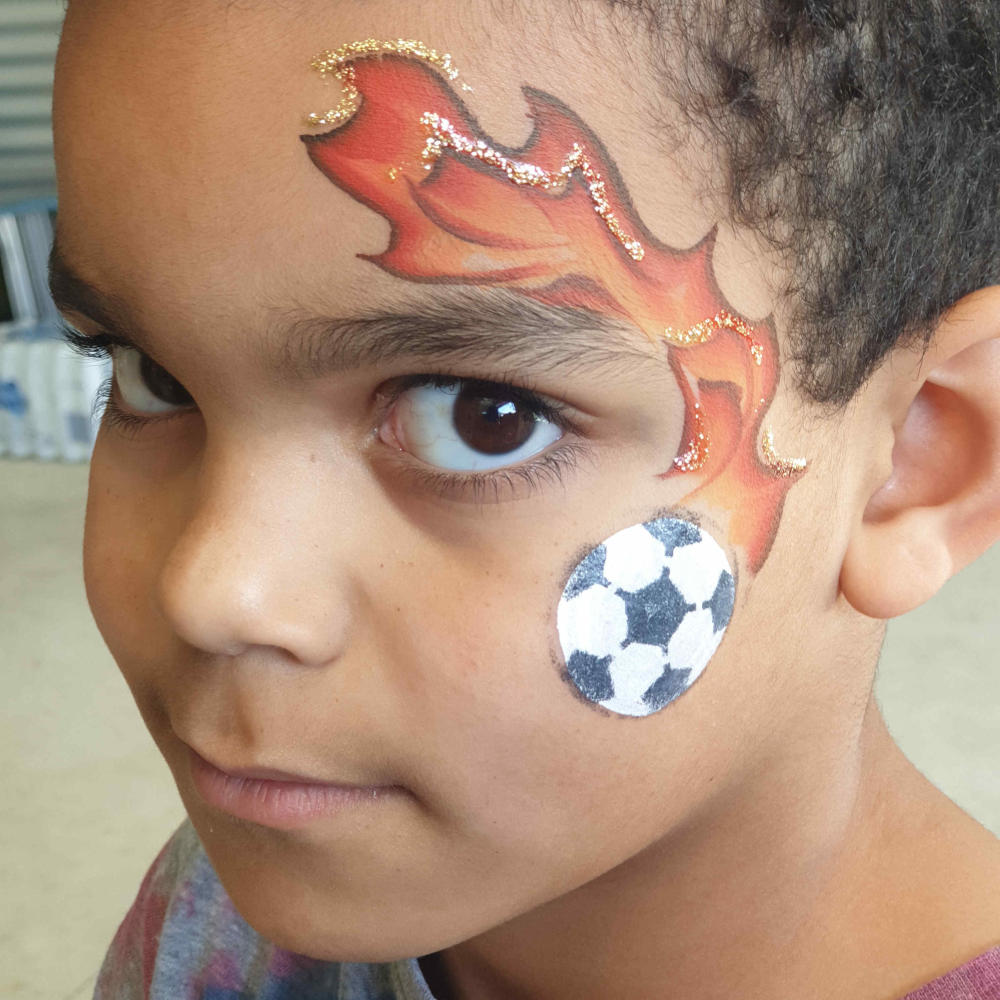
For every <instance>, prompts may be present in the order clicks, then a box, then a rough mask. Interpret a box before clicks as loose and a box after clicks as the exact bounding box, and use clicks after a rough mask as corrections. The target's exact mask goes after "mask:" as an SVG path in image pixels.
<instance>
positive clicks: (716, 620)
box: [701, 570, 736, 632]
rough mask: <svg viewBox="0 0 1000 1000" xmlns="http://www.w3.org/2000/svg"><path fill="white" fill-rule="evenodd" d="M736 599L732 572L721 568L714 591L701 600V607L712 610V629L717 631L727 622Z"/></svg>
mask: <svg viewBox="0 0 1000 1000" xmlns="http://www.w3.org/2000/svg"><path fill="white" fill-rule="evenodd" d="M735 601H736V583H735V582H734V580H733V574H732V573H730V572H729V571H728V570H723V571H722V572H721V573H720V574H719V582H718V583H717V584H716V585H715V593H714V594H712V596H711V597H710V598H709V599H708V600H707V601H703V602H702V605H701V606H702V607H703V608H708V609H709V611H711V612H712V631H713V632H718V631H719V630H720V629H724V628H725V627H726V626H727V625H728V624H729V619H730V618H732V617H733V604H734V603H735Z"/></svg>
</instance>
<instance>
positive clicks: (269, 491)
mask: <svg viewBox="0 0 1000 1000" xmlns="http://www.w3.org/2000/svg"><path fill="white" fill-rule="evenodd" d="M276 452H277V449H272V450H271V451H270V452H267V451H264V450H263V449H256V450H251V449H250V448H249V447H248V446H243V445H241V446H239V448H238V449H233V448H230V449H228V450H227V451H226V452H225V454H224V455H223V454H222V453H221V449H216V453H215V454H214V455H210V454H209V452H208V451H206V452H204V453H203V456H202V459H203V460H202V463H201V465H200V468H199V469H198V471H197V473H193V479H192V481H191V483H190V493H189V499H188V503H187V504H183V503H182V504H181V508H182V510H183V511H184V513H183V514H181V515H179V516H180V517H181V518H182V520H181V522H180V527H179V529H178V530H177V533H176V535H175V538H174V542H173V544H172V546H171V547H170V549H169V550H168V552H167V555H166V558H165V560H164V562H163V565H162V568H161V571H160V574H159V578H158V581H157V595H156V596H157V600H158V602H159V606H160V610H161V611H162V613H163V615H164V617H165V618H166V619H167V621H168V623H169V624H170V626H171V627H172V628H173V630H174V631H175V632H176V634H177V635H178V636H180V637H181V638H182V639H183V640H184V641H185V642H187V643H189V644H190V645H192V646H195V647H197V648H199V649H201V650H205V651H207V652H209V653H214V654H220V655H228V656H236V655H239V654H241V653H243V652H245V651H246V650H247V649H248V648H249V647H252V646H270V647H276V648H278V649H281V650H283V651H284V652H285V653H286V654H288V655H290V656H292V657H294V659H295V660H296V661H298V662H300V663H302V664H314V665H320V664H324V663H328V662H329V661H330V660H333V659H335V658H336V657H338V656H339V655H341V653H342V652H343V650H344V647H345V645H346V643H347V639H348V634H349V631H350V622H351V609H352V605H353V604H354V601H355V593H354V591H355V588H354V585H353V582H352V580H353V579H354V576H355V570H354V563H353V554H354V553H355V552H357V551H358V544H357V542H358V540H357V539H356V538H355V537H353V534H352V532H353V531H354V530H355V529H354V528H352V527H351V517H350V516H349V511H350V510H351V508H352V507H354V508H356V507H357V505H356V504H350V503H346V502H345V494H346V492H347V490H346V488H345V484H344V482H343V481H342V480H341V481H337V482H333V483H331V482H330V481H329V480H328V479H324V474H323V473H322V472H319V471H318V470H320V469H321V463H318V462H316V463H313V462H311V461H310V459H309V457H308V456H305V457H300V458H299V459H298V460H296V458H295V457H294V456H293V455H291V454H289V453H287V452H286V453H276ZM327 475H329V473H327ZM345 514H347V515H348V516H345Z"/></svg>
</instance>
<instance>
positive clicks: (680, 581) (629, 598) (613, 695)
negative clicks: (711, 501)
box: [556, 517, 735, 716]
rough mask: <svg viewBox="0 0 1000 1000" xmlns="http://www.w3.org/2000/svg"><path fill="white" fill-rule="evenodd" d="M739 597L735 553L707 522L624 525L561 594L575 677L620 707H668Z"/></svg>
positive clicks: (715, 642)
mask: <svg viewBox="0 0 1000 1000" xmlns="http://www.w3.org/2000/svg"><path fill="white" fill-rule="evenodd" d="M734 599H735V584H734V581H733V573H732V569H731V567H730V565H729V561H728V559H727V558H726V554H725V552H723V550H722V547H721V546H720V545H719V543H718V542H716V540H715V539H714V538H712V536H711V535H709V534H708V533H707V532H706V531H704V530H703V529H702V528H700V527H698V525H696V524H693V523H692V522H690V521H683V520H680V519H679V518H673V517H664V518H658V519H657V520H655V521H647V522H645V523H644V524H636V525H633V526H632V527H630V528H625V529H623V530H622V531H619V532H616V533H615V534H614V535H612V536H611V537H610V538H608V539H606V540H605V541H604V542H602V543H601V544H600V545H598V546H597V548H595V549H592V550H591V551H590V552H589V553H588V554H587V555H586V556H585V557H584V558H583V559H582V560H581V561H580V562H579V563H578V564H577V566H576V568H575V569H574V570H573V572H572V573H571V574H570V578H569V580H568V581H567V583H566V586H565V588H564V589H563V594H562V598H561V599H560V601H559V609H558V612H557V618H556V624H557V627H558V630H559V641H560V643H561V645H562V651H563V656H564V657H565V660H566V666H567V668H568V671H569V676H570V678H571V679H572V681H573V683H574V684H575V685H576V686H577V688H579V690H580V691H581V692H582V694H583V695H584V696H585V697H586V698H587V699H589V700H590V701H593V702H596V703H597V704H598V705H601V706H603V707H604V708H607V709H609V710H610V711H612V712H617V713H618V714H620V715H633V716H642V715H651V714H652V713H653V712H658V711H659V710H660V709H661V708H663V707H664V706H665V705H669V704H670V702H672V701H673V700H674V699H675V698H677V697H678V696H679V695H681V694H683V693H684V692H685V691H686V690H687V689H688V688H689V687H690V686H691V685H692V684H693V683H694V682H695V680H697V678H698V677H699V676H700V675H701V673H702V671H703V670H704V669H705V665H706V664H707V663H708V661H709V660H710V659H711V658H712V655H713V654H714V653H715V651H716V649H717V648H718V646H719V643H720V642H721V641H722V637H723V635H724V633H725V631H726V626H727V625H728V624H729V619H730V618H731V617H732V613H733V603H734Z"/></svg>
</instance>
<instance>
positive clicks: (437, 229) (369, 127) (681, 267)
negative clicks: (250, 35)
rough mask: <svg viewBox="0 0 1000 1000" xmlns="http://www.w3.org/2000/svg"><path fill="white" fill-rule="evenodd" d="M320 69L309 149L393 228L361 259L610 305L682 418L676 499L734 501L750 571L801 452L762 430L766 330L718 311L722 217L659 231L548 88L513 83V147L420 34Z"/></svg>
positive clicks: (771, 344)
mask: <svg viewBox="0 0 1000 1000" xmlns="http://www.w3.org/2000/svg"><path fill="white" fill-rule="evenodd" d="M313 66H314V67H315V68H317V69H319V70H320V72H321V73H323V74H324V75H325V74H328V73H332V74H333V75H334V76H335V77H336V78H337V80H338V81H339V82H340V83H341V84H342V87H343V98H342V100H341V102H340V105H339V106H338V107H337V108H336V109H334V110H332V111H330V112H327V113H326V114H325V115H311V116H310V117H309V119H308V122H309V124H310V125H314V126H315V125H326V124H331V125H333V126H334V128H333V130H332V131H329V132H327V133H326V134H323V135H315V136H313V135H304V136H302V139H303V141H304V142H305V143H306V148H307V150H308V153H309V156H310V158H311V159H312V161H313V163H314V164H315V165H316V166H317V167H318V168H319V169H320V170H321V171H322V172H323V174H325V175H326V177H327V178H329V180H331V181H332V182H333V183H334V184H336V185H337V186H338V187H340V188H342V189H343V190H344V191H346V192H347V193H348V194H350V195H351V196H352V197H353V198H355V199H357V200H358V201H360V202H362V203H363V204H365V205H367V206H368V207H369V208H371V209H372V210H374V211H375V212H377V213H378V214H379V215H382V216H383V217H384V218H385V219H387V220H388V221H389V223H390V225H391V227H392V235H391V238H390V240H389V246H388V247H387V248H386V250H385V251H384V252H383V253H380V254H375V255H366V254H362V255H361V256H362V257H363V259H365V260H369V261H371V262H372V263H373V264H376V265H377V266H378V267H380V268H382V269H383V270H385V271H387V272H389V273H391V274H394V275H397V276H398V277H401V278H405V279H407V280H409V281H420V282H445V283H453V284H470V285H494V286H500V287H504V288H508V289H511V290H513V291H515V292H517V293H518V294H521V295H525V296H528V297H530V298H533V299H536V300H538V301H540V302H544V303H547V304H550V305H555V306H568V307H573V308H583V309H588V310H591V311H593V312H595V313H598V314H602V315H605V316H610V317H617V318H620V319H623V320H626V321H628V322H630V323H633V324H634V325H635V326H637V327H639V329H641V330H642V331H643V332H644V333H646V335H647V336H648V337H649V338H650V339H651V340H653V341H654V342H658V343H662V344H663V345H664V347H665V350H666V352H667V357H668V361H669V363H670V365H671V368H672V370H673V372H674V374H675V375H676V377H677V381H678V384H679V386H680V388H681V392H682V393H683V395H684V400H685V404H686V414H687V415H686V420H685V428H684V437H683V442H684V444H683V446H682V451H681V453H680V454H679V455H677V456H675V457H674V459H673V461H672V463H671V467H670V468H669V469H668V470H667V471H666V472H663V473H660V475H661V476H663V477H667V476H680V475H687V476H692V477H695V476H696V477H697V483H696V485H695V486H694V489H693V490H692V492H691V493H690V494H688V496H687V497H686V498H685V499H686V500H687V501H696V502H699V503H700V502H704V503H706V504H708V505H711V506H716V507H721V508H722V509H724V510H726V511H727V512H728V513H729V515H730V521H729V537H730V541H731V542H732V543H733V544H734V545H738V546H742V547H743V548H744V549H745V551H746V553H747V559H748V565H749V569H750V571H751V572H756V571H757V570H758V569H759V568H760V566H761V565H762V564H763V562H764V559H765V558H766V557H767V554H768V552H769V550H770V547H771V544H772V542H773V539H774V535H775V532H776V530H777V525H778V519H779V516H780V513H781V508H782V506H783V504H784V499H785V496H786V494H787V492H788V490H789V489H790V487H791V485H792V483H793V482H794V481H795V480H796V478H797V477H798V476H799V475H800V474H801V473H802V471H803V470H804V469H805V466H806V463H805V461H804V460H802V459H791V460H789V459H782V458H779V457H778V456H777V454H776V452H775V449H774V443H773V436H772V434H771V432H770V430H765V429H764V428H763V419H764V415H765V412H766V409H767V407H768V405H769V404H770V402H771V400H772V398H773V396H774V392H775V389H776V386H777V380H778V357H777V345H776V339H775V336H774V332H773V330H772V329H771V327H770V324H758V325H756V326H755V327H753V328H751V327H750V326H749V325H748V324H747V323H746V322H744V321H743V320H741V319H739V318H738V317H736V316H734V315H733V314H732V313H731V312H730V311H729V310H728V309H727V308H726V303H725V300H724V297H723V295H722V293H721V291H720V290H719V288H718V286H717V285H716V283H715V279H714V277H713V274H712V263H711V257H712V248H713V245H714V240H715V231H714V230H713V231H712V232H711V233H709V234H708V235H707V236H706V237H705V239H703V240H702V241H701V243H699V244H698V245H697V246H696V247H694V248H692V249H690V250H683V251H682V250H676V249H673V248H671V247H668V246H666V245H665V244H663V243H661V242H659V241H658V240H657V239H656V238H655V237H654V236H653V235H652V234H651V233H650V232H649V230H648V229H647V228H646V227H645V226H644V225H643V223H642V221H641V220H640V219H639V217H638V215H637V213H636V211H635V209H634V207H633V205H632V202H631V199H630V198H629V195H628V192H627V190H626V189H625V185H624V183H623V181H622V179H621V177H620V175H619V173H618V170H617V168H616V167H615V165H614V163H613V161H612V160H611V157H610V156H609V154H608V152H607V150H606V149H605V148H604V146H603V144H602V143H601V141H600V140H599V139H598V138H597V136H596V135H594V133H593V132H591V131H590V129H589V128H588V127H587V126H586V125H585V124H584V123H583V121H581V120H580V118H578V117H577V116H576V114H574V112H573V111H571V110H570V109H569V108H568V107H567V106H566V105H565V104H563V103H562V102H561V101H559V100H558V99H557V98H555V97H552V96H551V95H549V94H545V93H543V92H542V91H539V90H535V89H533V88H531V87H524V88H523V93H524V97H525V100H526V102H527V105H528V110H529V114H530V115H531V117H532V119H533V121H534V131H533V132H532V135H531V137H530V138H529V140H528V142H527V143H526V144H525V146H524V147H523V148H522V149H519V150H509V149H504V148H503V147H501V146H498V145H497V144H496V143H494V142H493V141H492V140H490V139H489V138H488V137H487V136H486V134H485V133H484V132H483V130H482V129H481V128H480V126H479V124H478V123H477V122H476V120H475V119H474V118H473V117H472V115H471V114H470V113H469V112H468V111H467V110H466V108H465V106H464V105H463V103H462V101H461V100H460V99H459V97H458V96H457V94H456V93H455V90H454V89H453V88H452V87H451V86H450V82H452V81H454V80H455V79H456V77H457V75H458V74H457V72H456V71H455V70H454V68H453V67H452V65H451V60H450V57H449V56H447V55H446V54H445V55H442V54H438V53H437V52H436V51H435V50H433V49H429V48H427V47H426V46H424V45H422V43H419V42H405V41H402V40H400V41H396V42H377V41H375V40H368V41H365V42H355V43H352V44H351V45H347V46H344V47H342V48H341V49H338V50H337V51H335V52H326V53H323V54H322V55H321V56H319V57H317V59H316V60H315V61H314V63H313ZM706 317H707V318H706Z"/></svg>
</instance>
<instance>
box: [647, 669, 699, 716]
mask: <svg viewBox="0 0 1000 1000" xmlns="http://www.w3.org/2000/svg"><path fill="white" fill-rule="evenodd" d="M690 673H691V671H690V670H674V669H672V668H671V667H667V668H666V669H665V670H664V671H663V674H662V675H661V676H660V677H658V678H657V679H656V680H655V681H653V683H652V684H650V685H649V687H648V688H646V693H645V694H644V695H643V696H642V700H643V702H644V703H645V704H646V705H648V706H649V711H650V712H658V711H659V710H660V709H661V708H663V706H664V705H666V704H668V703H669V702H671V701H673V700H674V698H676V697H677V696H678V695H681V694H684V692H685V691H686V690H687V689H688V676H689V675H690Z"/></svg>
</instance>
